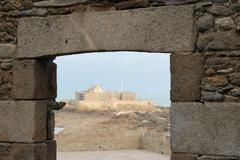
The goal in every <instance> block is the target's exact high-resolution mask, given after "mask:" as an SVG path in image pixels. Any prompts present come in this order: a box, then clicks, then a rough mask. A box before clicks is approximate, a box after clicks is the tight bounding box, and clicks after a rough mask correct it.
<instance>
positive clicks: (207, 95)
mask: <svg viewBox="0 0 240 160" xmlns="http://www.w3.org/2000/svg"><path fill="white" fill-rule="evenodd" d="M223 98H224V95H223V94H221V93H218V92H206V91H203V92H202V100H203V101H211V102H221V101H223Z"/></svg>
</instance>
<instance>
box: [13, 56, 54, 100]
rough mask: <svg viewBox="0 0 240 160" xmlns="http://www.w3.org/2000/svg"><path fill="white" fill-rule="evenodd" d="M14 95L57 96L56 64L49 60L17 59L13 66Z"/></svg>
mask: <svg viewBox="0 0 240 160" xmlns="http://www.w3.org/2000/svg"><path fill="white" fill-rule="evenodd" d="M13 97H14V99H54V98H56V65H55V64H54V63H52V62H49V61H48V60H16V61H15V62H14V67H13Z"/></svg>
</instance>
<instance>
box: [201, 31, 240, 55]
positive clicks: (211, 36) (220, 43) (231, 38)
mask: <svg viewBox="0 0 240 160" xmlns="http://www.w3.org/2000/svg"><path fill="white" fill-rule="evenodd" d="M197 48H198V49H199V50H200V51H203V50H204V51H206V50H238V49H240V34H239V33H238V32H235V31H225V32H220V31H219V32H213V33H206V34H201V35H200V36H199V38H198V41H197Z"/></svg>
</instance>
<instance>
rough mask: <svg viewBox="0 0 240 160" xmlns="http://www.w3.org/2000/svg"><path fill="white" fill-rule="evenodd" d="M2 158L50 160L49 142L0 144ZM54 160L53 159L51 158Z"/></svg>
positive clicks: (0, 157) (10, 159)
mask: <svg viewBox="0 0 240 160" xmlns="http://www.w3.org/2000/svg"><path fill="white" fill-rule="evenodd" d="M0 159H1V160H48V159H47V144H46V143H37V144H23V143H13V144H8V143H4V144H0ZM51 160H52V159H51Z"/></svg>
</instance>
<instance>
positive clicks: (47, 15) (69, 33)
mask: <svg viewBox="0 0 240 160" xmlns="http://www.w3.org/2000/svg"><path fill="white" fill-rule="evenodd" d="M120 10H121V11H120ZM239 30H240V1H239V0H149V1H148V0H126V1H125V0H124V1H122V0H101V1H99V0H95V1H94V0H53V1H40V0H2V1H1V2H0V58H1V60H0V73H1V74H0V99H1V100H2V101H1V102H0V115H2V116H3V118H2V119H1V122H0V128H5V129H4V130H0V141H1V142H2V143H1V145H0V151H1V152H0V157H1V158H2V157H4V158H5V159H17V160H21V159H24V160H26V159H29V160H36V159H41V160H46V159H47V158H46V156H47V157H48V159H51V160H54V159H56V158H55V156H54V155H55V153H56V151H55V147H56V144H55V143H54V141H53V140H52V139H53V135H51V134H52V131H53V127H54V114H53V113H52V112H51V110H52V109H54V108H56V107H54V106H55V105H56V104H55V98H56V65H55V64H54V63H52V61H53V59H54V57H55V56H58V55H67V54H74V53H86V52H93V51H120V50H122V51H125V50H127V51H147V52H170V53H172V54H171V100H172V102H173V104H172V109H171V115H172V116H171V150H172V152H173V154H172V159H173V160H179V159H224V160H225V159H239V157H240V147H239V146H240V142H239V136H238V135H239V134H238V132H239V127H240V126H239V121H238V119H239V118H238V117H239V116H238V115H239V114H238V113H239V111H240V108H239V100H240V94H239V90H240V84H239V81H240V76H239V73H240V71H239V59H240V58H239V57H240V51H239V50H240V32H239ZM7 106H9V107H7ZM6 113H7V114H6ZM6 115H10V116H6ZM12 117H14V119H18V120H19V123H16V121H14V120H13V118H12ZM25 126H27V127H25ZM15 127H17V129H18V130H19V132H15ZM40 133H41V134H40ZM6 135H7V136H6ZM49 140H50V141H49ZM49 142H51V145H49V144H50V143H49ZM9 146H11V147H10V148H11V149H9ZM49 146H51V147H49ZM16 148H17V149H16ZM50 148H51V149H50ZM16 150H17V151H16ZM2 151H3V152H2ZM13 153H17V154H13ZM39 153H41V154H40V155H41V156H39ZM46 153H47V154H46ZM186 153H188V154H186ZM16 155H17V157H14V156H16ZM26 155H28V156H26ZM206 155H207V156H206ZM20 157H28V158H20ZM36 157H37V158H36Z"/></svg>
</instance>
